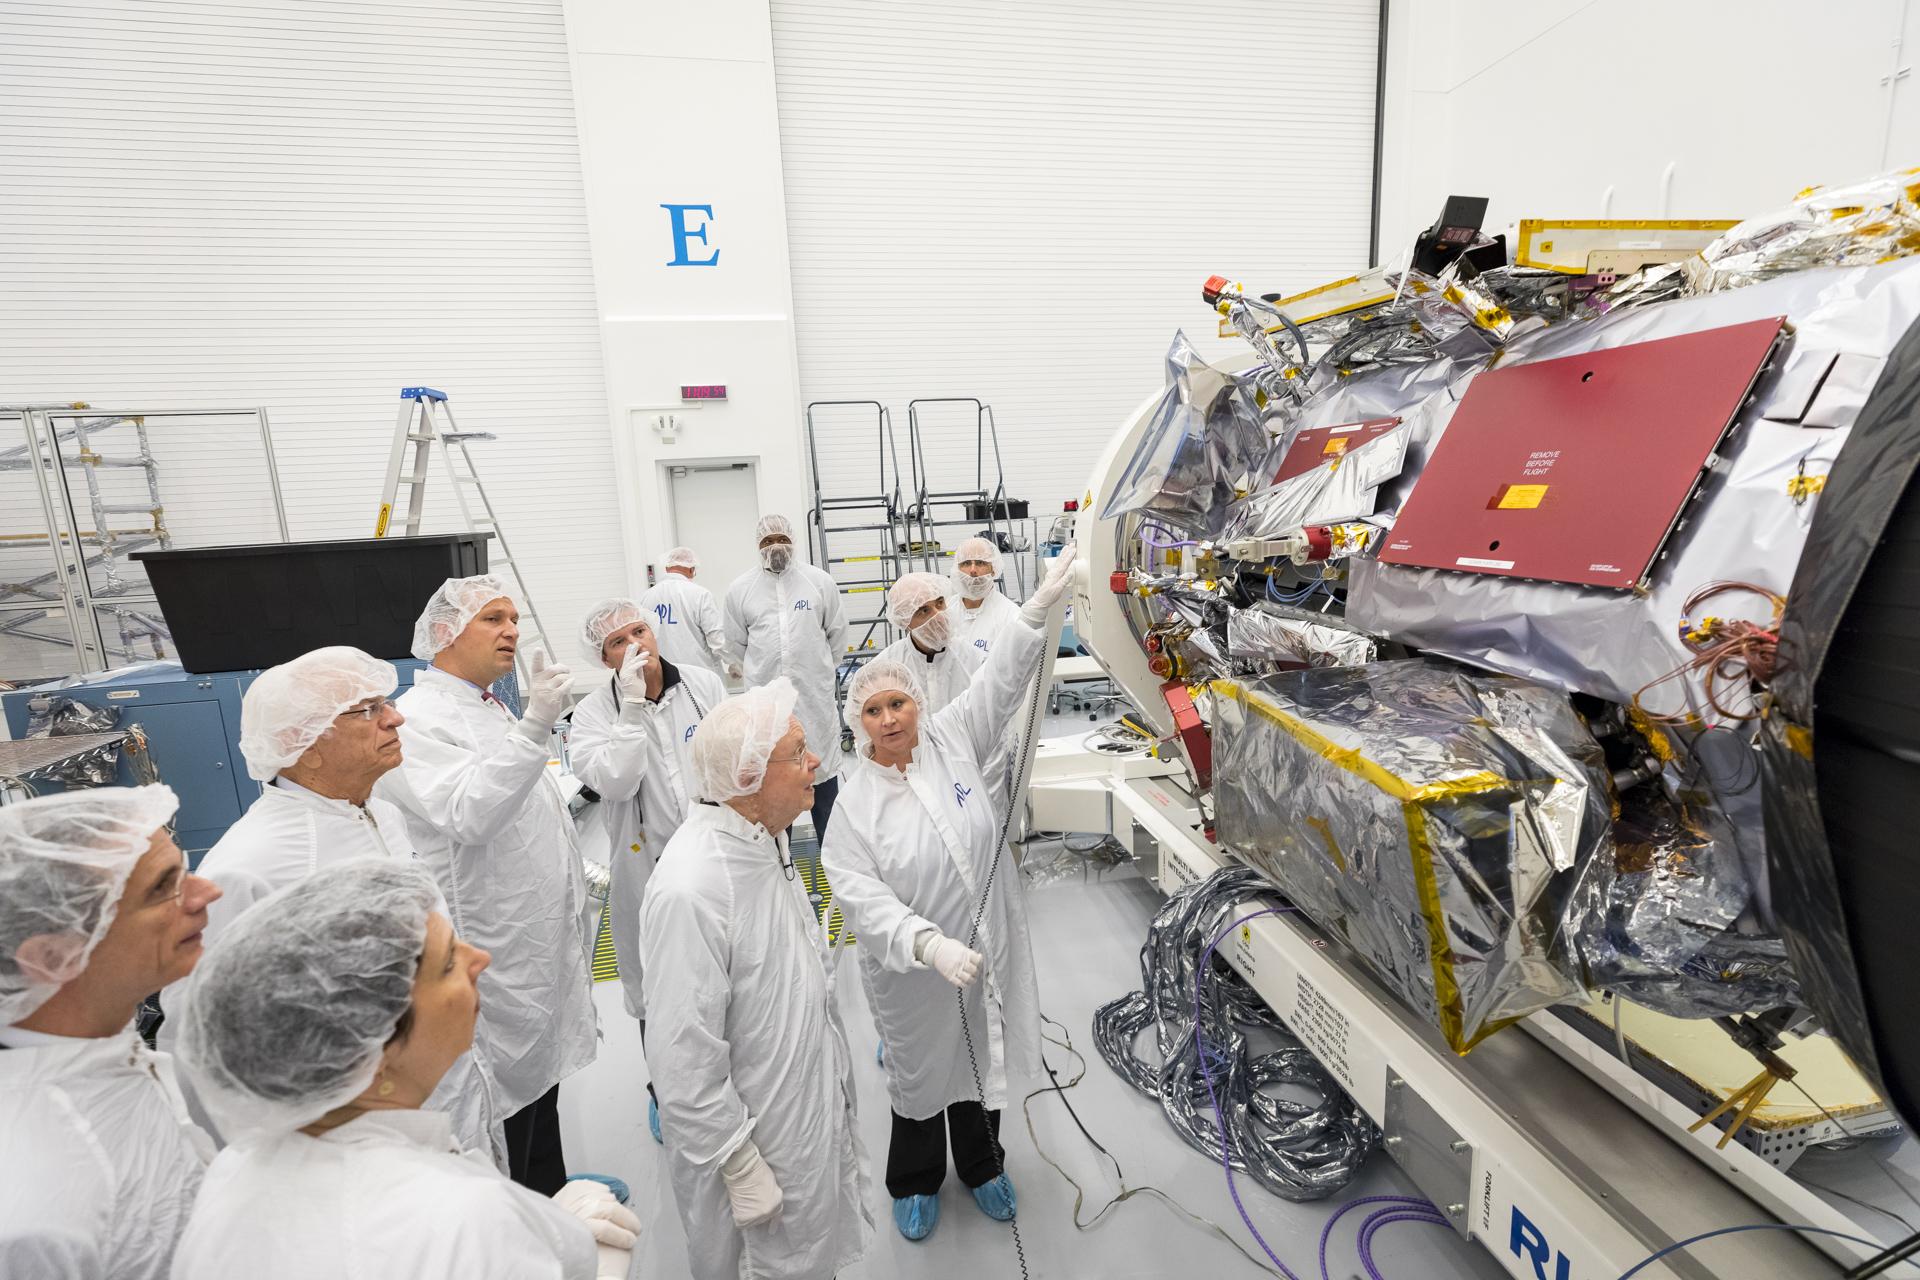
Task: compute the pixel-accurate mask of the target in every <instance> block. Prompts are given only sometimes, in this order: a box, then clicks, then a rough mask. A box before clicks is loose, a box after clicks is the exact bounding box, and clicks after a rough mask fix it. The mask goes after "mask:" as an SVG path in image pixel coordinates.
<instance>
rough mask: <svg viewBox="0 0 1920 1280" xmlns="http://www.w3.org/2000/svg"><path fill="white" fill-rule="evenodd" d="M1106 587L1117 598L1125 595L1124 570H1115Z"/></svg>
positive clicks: (1125, 579) (1125, 576)
mask: <svg viewBox="0 0 1920 1280" xmlns="http://www.w3.org/2000/svg"><path fill="white" fill-rule="evenodd" d="M1107 586H1108V588H1109V589H1110V590H1112V592H1113V594H1115V595H1117V596H1123V595H1125V594H1127V571H1126V570H1125V569H1115V570H1114V571H1113V576H1112V577H1110V578H1108V579H1107Z"/></svg>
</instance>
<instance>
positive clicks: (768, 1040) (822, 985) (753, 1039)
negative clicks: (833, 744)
mask: <svg viewBox="0 0 1920 1280" xmlns="http://www.w3.org/2000/svg"><path fill="white" fill-rule="evenodd" d="M836 825H837V823H836ZM783 864H785V865H783ZM790 877H792V871H791V863H790V862H788V859H787V851H786V839H785V837H784V836H782V837H779V838H776V837H774V836H770V835H768V834H767V832H766V830H765V829H764V828H762V827H760V826H758V825H756V824H753V823H749V822H748V821H747V820H746V819H745V818H742V817H741V816H740V815H739V814H737V813H735V812H734V811H733V810H732V809H729V808H727V807H725V806H723V805H711V804H696V805H695V806H694V808H693V812H692V813H691V814H689V815H688V816H687V820H686V821H685V822H684V823H682V824H681V827H680V830H679V831H678V832H677V833H676V834H675V835H674V837H673V839H672V840H671V841H670V842H669V843H668V845H667V848H666V851H665V852H664V853H663V854H662V855H661V857H660V862H659V865H658V866H656V867H655V868H654V872H653V879H652V880H651V881H649V882H648V884H647V896H646V901H645V903H644V904H643V905H642V906H641V909H640V949H641V951H642V953H643V954H644V955H645V957H646V984H647V1015H648V1016H647V1059H648V1064H649V1065H650V1066H651V1067H652V1068H653V1077H654V1088H655V1089H656V1090H657V1091H658V1093H659V1097H660V1127H661V1129H662V1130H663V1131H664V1132H665V1135H666V1156H667V1171H668V1175H669V1177H670V1178H671V1180H672V1182H673V1193H674V1198H675V1199H676V1200H677V1201H678V1202H679V1206H680V1218H681V1221H682V1222H683V1223H684V1224H685V1225H686V1231H687V1255H688V1260H689V1261H690V1262H691V1263H692V1268H693V1275H694V1277H695V1280H740V1278H742V1277H748V1278H752V1280H762V1278H771V1277H779V1278H783V1280H785V1278H791V1280H828V1278H829V1277H831V1276H833V1275H834V1274H835V1273H836V1272H838V1271H839V1270H841V1269H842V1268H844V1267H846V1266H848V1265H849V1264H851V1263H852V1262H854V1261H855V1260H856V1259H858V1258H859V1257H860V1256H861V1255H862V1254H863V1253H865V1252H866V1248H867V1243H868V1241H869V1240H870V1239H871V1238H872V1235H873V1219H872V1217H871V1216H870V1215H869V1214H868V1212H867V1207H866V1205H867V1192H868V1183H867V1172H866V1165H867V1156H866V1151H865V1150H864V1148H863V1147H862V1146H861V1143H860V1137H859V1128H858V1126H857V1124H856V1122H855V1115H854V1090H853V1059H852V1055H851V1054H850V1053H849V1052H848V1049H847V1033H846V1028H845V1027H843V1026H842V1025H841V1023H840V1014H839V1012H838V1011H837V1010H836V1008H835V1007H834V1002H833V990H832V983H831V980H830V974H831V971H832V967H831V959H832V957H831V955H829V954H828V953H827V952H826V951H825V949H824V948H825V945H826V940H825V936H824V934H823V931H822V930H821V928H820V925H819V924H818V922H817V921H816V919H815V916H814V912H813V907H812V905H811V904H810V903H809V902H808V901H807V891H806V885H805V884H804V883H802V882H801V881H800V880H799V879H798V878H797V877H793V878H790ZM749 1138H751V1139H752V1140H753V1142H754V1144H755V1145H756V1146H757V1147H758V1148H759V1149H760V1154H761V1156H762V1157H764V1158H765V1159H766V1162H767V1164H768V1166H769V1167H770V1168H771V1169H772V1171H773V1177H774V1181H776V1182H777V1183H778V1184H779V1186H780V1190H781V1193H782V1195H783V1196H784V1203H783V1206H782V1208H781V1212H780V1216H779V1218H778V1219H777V1220H776V1221H774V1222H773V1223H770V1224H767V1225H763V1226H758V1227H751V1228H748V1229H747V1230H745V1231H742V1230H740V1229H739V1228H738V1227H735V1226H734V1225H733V1214H732V1210H731V1207H730V1201H729V1200H728V1198H727V1190H726V1184H725V1183H724V1182H723V1181H722V1179H721V1176H720V1166H721V1165H722V1164H723V1163H724V1162H725V1161H726V1159H727V1157H728V1156H730V1155H732V1154H733V1153H734V1152H735V1151H736V1150H738V1149H739V1147H740V1145H741V1144H742V1143H743V1142H745V1141H746V1140H747V1139H749Z"/></svg>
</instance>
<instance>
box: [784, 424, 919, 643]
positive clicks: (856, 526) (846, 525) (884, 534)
mask: <svg viewBox="0 0 1920 1280" xmlns="http://www.w3.org/2000/svg"><path fill="white" fill-rule="evenodd" d="M836 409H859V410H865V411H870V412H863V413H862V414H861V415H860V416H859V420H858V421H857V422H852V423H849V422H838V423H836V422H833V421H831V420H830V419H831V418H833V417H834V416H835V415H833V414H831V413H827V412H823V411H828V410H836ZM806 426H807V467H808V473H807V475H808V481H809V483H810V487H811V489H812V495H813V501H812V503H811V504H810V505H809V506H808V508H807V554H808V557H809V558H810V559H811V560H812V561H813V563H814V564H815V565H817V566H819V567H820V568H822V569H824V570H826V571H827V574H828V576H830V577H831V578H832V579H833V580H834V583H835V585H837V586H838V587H839V588H840V593H841V595H842V596H845V597H847V599H846V600H844V601H843V603H844V605H845V606H846V610H847V623H848V626H849V629H850V630H849V638H848V651H847V654H846V655H845V656H846V658H847V659H849V660H851V661H852V662H853V663H854V664H855V665H858V663H860V662H862V661H865V659H867V658H869V657H872V656H873V655H874V654H876V653H878V652H879V651H880V650H882V649H884V648H886V647H887V646H888V645H889V644H892V643H893V641H894V639H895V636H894V627H893V626H892V624H890V623H889V622H888V621H887V607H886V591H887V588H888V587H889V586H891V585H893V581H894V579H896V578H898V577H899V576H900V574H901V572H902V571H903V569H904V568H905V566H904V565H903V563H902V556H901V553H900V547H901V543H902V537H901V533H902V529H903V524H902V512H903V510H904V507H903V504H902V502H901V492H900V454H899V450H898V448H897V447H896V446H895V443H894V433H893V414H892V412H891V411H890V410H888V408H887V407H886V406H885V405H883V404H881V403H880V402H879V401H878V400H815V401H813V402H812V403H810V404H808V405H807V412H806ZM841 431H848V432H851V431H868V432H871V433H872V438H873V440H874V443H875V446H876V447H875V449H874V467H875V472H876V474H875V477H874V480H875V483H874V486H873V488H872V489H871V490H869V491H866V492H860V493H833V494H830V493H828V492H827V484H826V481H825V479H824V478H823V476H822V474H821V470H820V443H821V438H822V435H823V434H832V433H838V432H841ZM889 469H891V474H889ZM849 573H850V574H852V575H854V576H853V577H851V578H848V577H845V576H843V575H845V574H849Z"/></svg>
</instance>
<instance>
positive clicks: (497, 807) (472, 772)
mask: <svg viewBox="0 0 1920 1280" xmlns="http://www.w3.org/2000/svg"><path fill="white" fill-rule="evenodd" d="M482 692H483V691H482V690H481V689H479V688H477V687H476V686H474V685H472V684H469V683H468V682H467V681H465V680H462V679H460V678H459V677H458V676H455V675H451V674H449V673H448V672H445V671H442V670H440V669H439V668H438V667H427V668H425V669H424V670H422V671H421V672H420V674H419V675H417V676H415V677H414V682H413V687H412V688H411V689H409V690H407V692H405V693H404V694H402V695H400V698H399V700H398V702H397V703H396V704H395V705H397V706H398V707H399V708H400V713H401V714H402V715H404V716H405V717H406V718H407V722H406V723H405V724H403V725H402V726H400V747H401V751H402V753H403V759H402V761H401V763H400V765H399V767H398V768H395V769H393V770H391V771H389V772H388V773H387V774H386V775H385V776H383V777H382V778H381V779H380V781H379V782H378V783H377V784H375V789H376V790H377V791H378V792H379V794H380V795H381V796H382V797H383V798H385V799H387V800H391V801H392V802H393V803H394V804H395V805H397V806H398V807H399V809H400V811H401V812H402V813H404V814H405V815H406V819H407V833H408V835H409V836H411V837H412V839H413V846H414V848H415V849H417V850H418V851H419V854H420V859H421V861H422V862H424V863H425V864H426V865H427V867H428V869H430V870H431V871H432V872H433V878H434V880H435V881H437V882H438V883H439V885H440V892H441V893H443V894H445V895H446V900H447V913H448V918H449V919H451V920H452V922H453V928H454V932H455V933H457V934H458V935H459V936H460V937H462V938H464V939H465V940H466V941H468V942H470V943H472V944H473V945H475V946H477V947H484V948H485V949H486V950H488V951H490V952H492V953H493V963H492V964H491V965H489V966H488V967H487V970H486V972H484V973H482V974H481V975H480V1022H479V1025H478V1027H476V1028H475V1031H474V1044H475V1046H476V1049H477V1052H478V1053H479V1054H480V1056H481V1059H482V1061H483V1063H484V1065H485V1066H486V1067H487V1069H488V1070H490V1071H491V1072H492V1073H493V1087H494V1105H495V1107H496V1108H497V1110H498V1113H499V1115H500V1116H501V1117H502V1118H504V1117H507V1116H511V1115H513V1114H514V1113H515V1112H516V1111H518V1110H520V1109H521V1108H522V1107H525V1106H526V1105H528V1104H529V1103H531V1102H533V1101H534V1100H535V1099H537V1098H539V1097H540V1096H541V1095H542V1094H544V1093H545V1092H546V1091H547V1090H548V1089H551V1088H552V1087H553V1086H554V1085H556V1084H558V1083H560V1081H562V1080H564V1079H566V1078H567V1077H568V1076H570V1075H572V1074H573V1073H574V1072H575V1071H578V1070H579V1069H580V1068H581V1067H584V1066H586V1065H587V1064H588V1063H589V1062H592V1061H593V1056H594V1052H595V1048H596V1044H595V1041H596V1037H597V1036H598V1034H599V1024H598V1022H597V1020H596V1019H595V1016H594V1011H593V992H592V988H591V986H590V981H591V979H590V977H589V972H590V970H589V964H590V961H589V950H590V948H591V946H592V936H591V934H592V926H591V922H590V917H589V915H588V911H589V902H588V899H587V886H586V880H585V878H584V876H583V875H582V873H581V870H580V848H579V845H578V843H577V842H576V840H575V838H574V830H573V818H572V815H570V814H569V813H568V812H567V804H566V801H565V799H564V798H563V797H562V794H561V791H560V785H559V783H558V782H557V781H556V780H555V779H554V777H553V771H552V770H551V769H549V768H548V764H547V761H548V755H547V745H546V744H545V743H544V742H541V743H537V744H536V743H535V742H533V741H532V740H531V739H529V738H527V737H526V736H524V735H523V734H520V733H517V732H514V731H513V725H514V718H513V716H512V714H511V713H509V712H508V711H507V710H506V708H504V707H502V706H501V705H500V704H499V703H498V702H494V701H490V700H484V699H483V698H482V697H481V694H482ZM453 1109H454V1110H455V1111H456V1112H458V1111H459V1110H460V1108H459V1107H457V1106H456V1107H455V1108H453Z"/></svg>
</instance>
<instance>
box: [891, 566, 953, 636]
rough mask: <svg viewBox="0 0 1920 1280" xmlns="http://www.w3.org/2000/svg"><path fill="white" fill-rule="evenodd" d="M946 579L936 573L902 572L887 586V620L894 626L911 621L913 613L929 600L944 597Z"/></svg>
mask: <svg viewBox="0 0 1920 1280" xmlns="http://www.w3.org/2000/svg"><path fill="white" fill-rule="evenodd" d="M946 594H947V580H946V579H945V578H943V577H941V576H940V575H939V574H937V573H903V574H901V575H900V576H899V577H898V578H897V579H895V580H894V584H893V585H892V586H890V587H888V588H887V621H888V622H891V623H892V624H893V625H894V626H896V627H906V626H910V625H912V623H913V615H914V614H916V613H918V612H920V606H922V605H924V604H926V603H927V602H928V601H930V600H942V599H945V598H946Z"/></svg>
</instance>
